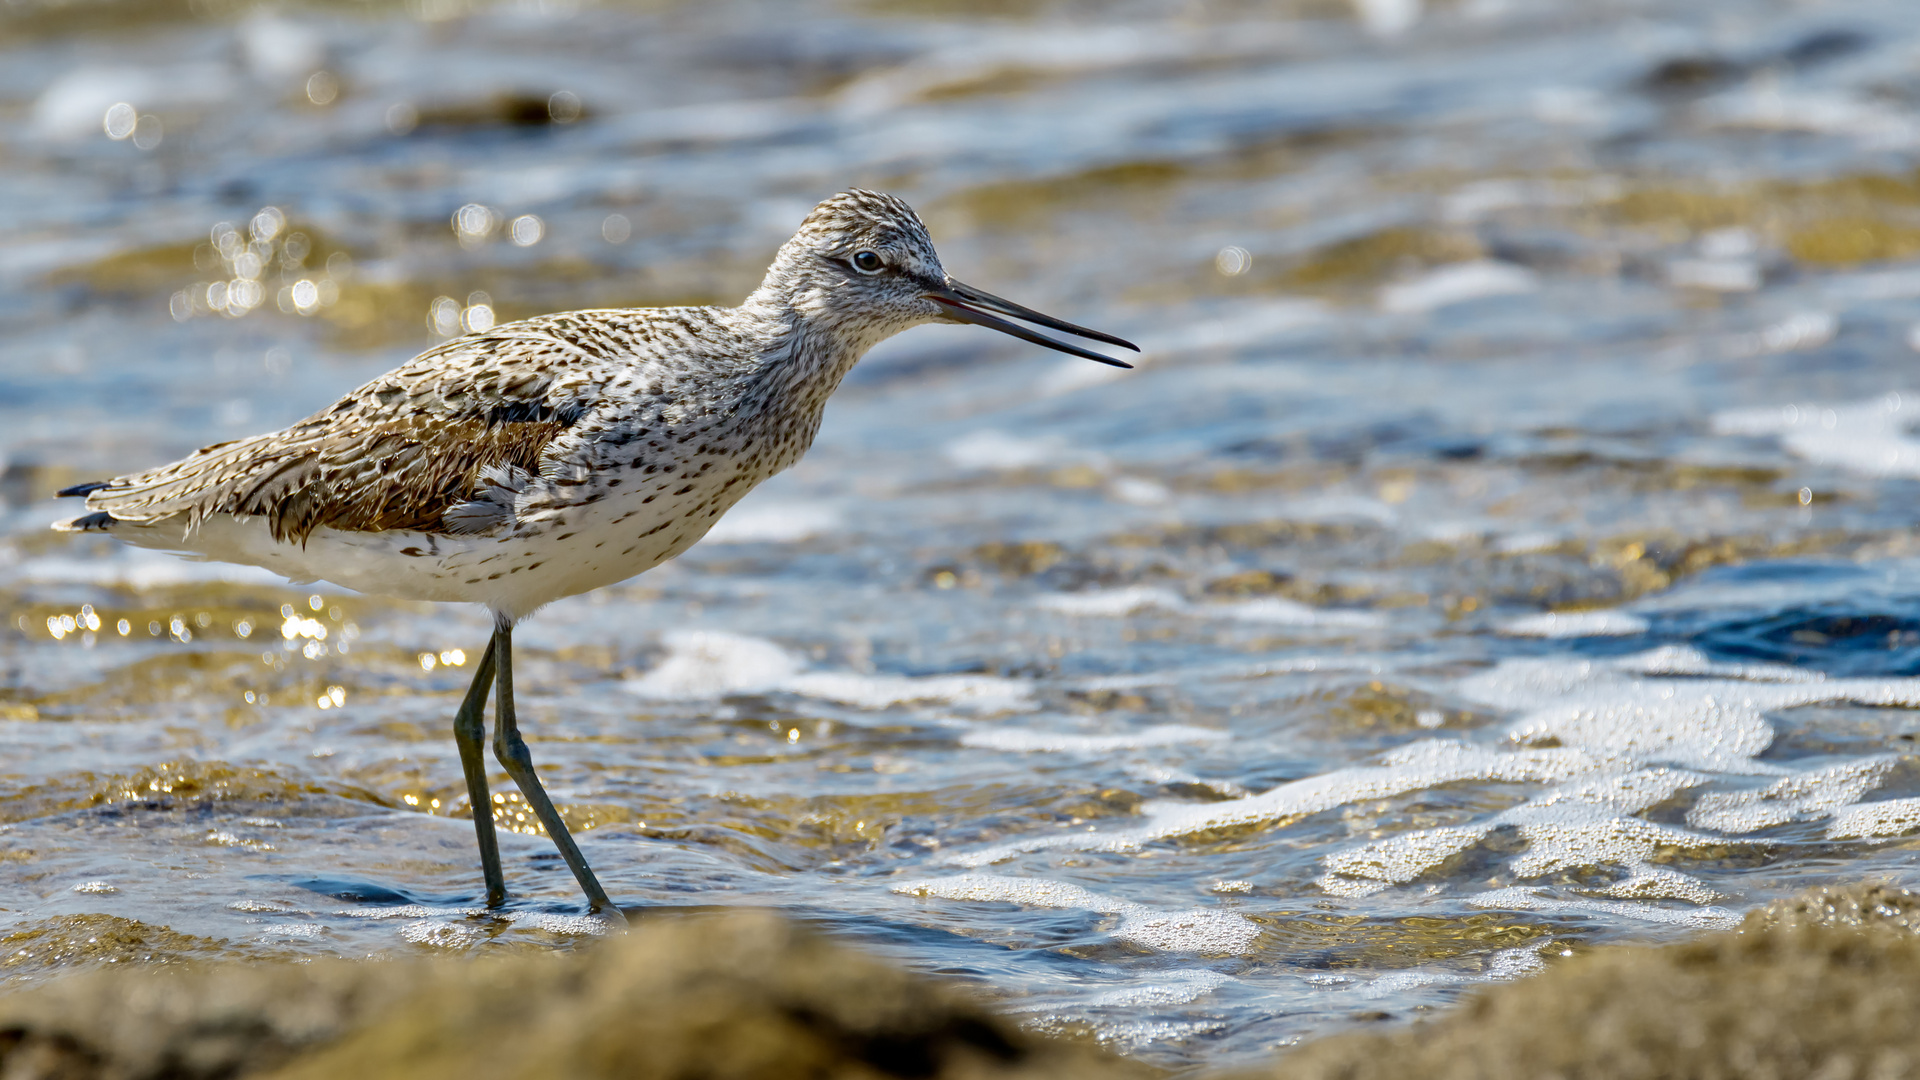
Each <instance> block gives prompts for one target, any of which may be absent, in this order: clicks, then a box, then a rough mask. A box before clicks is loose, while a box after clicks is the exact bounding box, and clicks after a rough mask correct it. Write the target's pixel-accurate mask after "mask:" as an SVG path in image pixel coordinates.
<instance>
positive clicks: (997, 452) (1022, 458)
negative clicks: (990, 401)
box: [940, 428, 1067, 470]
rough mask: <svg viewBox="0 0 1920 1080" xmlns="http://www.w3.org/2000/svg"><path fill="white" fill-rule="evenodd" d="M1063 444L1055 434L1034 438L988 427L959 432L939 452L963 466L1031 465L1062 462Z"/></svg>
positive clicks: (1013, 467) (1005, 467)
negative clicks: (957, 435)
mask: <svg viewBox="0 0 1920 1080" xmlns="http://www.w3.org/2000/svg"><path fill="white" fill-rule="evenodd" d="M1066 446H1067V444H1066V442H1065V440H1063V439H1061V438H1060V437H1059V436H1057V435H1046V436H1041V437H1038V438H1034V437H1030V436H1024V435H1015V434H1012V433H1011V432H1006V431H998V430H995V429H993V428H988V429H986V430H983V431H974V432H969V433H968V434H966V435H962V436H960V437H959V438H957V439H955V440H953V441H952V442H949V443H948V444H947V445H946V446H944V447H942V448H941V451H940V453H941V456H943V457H945V458H946V459H947V460H948V461H949V462H951V463H952V464H954V465H956V466H958V467H960V468H962V469H1001V470H1010V469H1031V468H1034V467H1035V466H1038V465H1059V464H1061V463H1062V460H1063V456H1066V455H1065V451H1066Z"/></svg>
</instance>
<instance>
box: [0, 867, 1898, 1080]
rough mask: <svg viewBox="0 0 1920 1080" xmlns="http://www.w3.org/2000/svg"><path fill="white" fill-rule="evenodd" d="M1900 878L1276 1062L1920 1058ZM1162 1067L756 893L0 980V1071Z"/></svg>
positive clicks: (1294, 1071)
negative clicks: (796, 921) (608, 922)
mask: <svg viewBox="0 0 1920 1080" xmlns="http://www.w3.org/2000/svg"><path fill="white" fill-rule="evenodd" d="M1917 931H1920V894H1915V893H1909V892H1904V891H1901V890H1898V889H1890V888H1887V887H1884V886H1878V885H1856V886H1851V887H1847V888H1836V889H1816V890H1814V891H1812V892H1808V893H1805V894H1802V895H1801V896H1799V897H1796V898H1794V899H1792V900H1788V901H1782V902H1780V903H1776V904H1774V905H1772V906H1771V907H1768V908H1764V909H1761V910H1759V911H1756V912H1754V913H1753V914H1752V915H1750V916H1748V918H1747V922H1746V924H1745V926H1743V927H1742V928H1741V930H1740V931H1739V932H1737V933H1730V934H1716V935H1712V936H1708V937H1702V938H1699V939H1696V940H1694V941H1690V942H1685V943H1682V944H1678V945H1670V946H1666V947H1663V948H1609V949H1601V950H1597V951H1595V952H1593V953H1590V954H1588V955H1586V956H1583V957H1579V958H1576V959H1573V960H1570V961H1567V962H1566V963H1564V964H1559V965H1556V966H1554V967H1553V968H1551V969H1549V970H1548V971H1547V972H1546V973H1544V974H1542V975H1540V976H1539V977H1537V978H1533V979H1529V980H1526V981H1523V982H1519V983H1513V984H1507V985H1501V986H1496V987H1492V988H1489V989H1487V990H1485V991H1483V992H1481V993H1480V994H1478V995H1476V996H1474V997H1473V998H1472V999H1470V1000H1468V1001H1467V1002H1466V1003H1464V1004H1463V1005H1462V1006H1461V1007H1460V1008H1459V1009H1456V1010H1453V1011H1451V1012H1448V1013H1445V1014H1443V1015H1440V1016H1438V1017H1436V1018H1434V1019H1432V1020H1430V1021H1426V1022H1423V1023H1420V1024H1417V1025H1415V1026H1413V1027H1408V1028H1401V1029H1398V1030H1395V1031H1391V1032H1387V1033H1384V1034H1373V1033H1357V1032H1356V1033H1349V1034H1344V1035H1338V1036H1334V1037H1331V1038H1327V1039H1323V1040H1320V1041H1319V1042H1316V1043H1312V1044H1309V1045H1308V1046H1306V1047H1304V1048H1302V1049H1300V1050H1298V1051H1296V1052H1294V1053H1292V1054H1290V1055H1289V1056H1287V1057H1285V1058H1283V1059H1281V1060H1280V1061H1279V1062H1277V1063H1276V1065H1275V1066H1273V1067H1272V1068H1271V1070H1269V1071H1268V1075H1275V1076H1280V1077H1285V1078H1287V1080H1320V1078H1328V1080H1332V1078H1341V1080H1370V1078H1374V1077H1379V1078H1382V1080H1385V1078H1388V1077H1391V1078H1393V1080H1409V1078H1418V1080H1455V1078H1458V1080H1466V1078H1470V1077H1471V1078H1495V1077H1498V1078H1513V1080H1521V1078H1527V1080H1532V1078H1536V1077H1558V1078H1562V1080H1582V1078H1594V1080H1599V1078H1607V1080H1640V1078H1647V1080H1652V1078H1655V1077H1660V1078H1685V1077H1698V1078H1702V1080H1720V1078H1726V1080H1735V1078H1748V1077H1751V1078H1755V1080H1760V1078H1765V1080H1794V1078H1800V1077H1805V1078H1818V1080H1851V1078H1856V1077H1858V1078H1861V1080H1869V1078H1880V1077H1889V1078H1891V1077H1898V1076H1908V1075H1914V1074H1916V1073H1920V932H1917ZM1149 1075H1157V1074H1156V1073H1154V1072H1153V1071H1152V1070H1150V1069H1147V1068H1145V1067H1142V1066H1139V1065H1137V1064H1134V1063H1131V1062H1126V1061H1122V1060H1120V1059H1117V1058H1113V1057H1109V1056H1107V1055H1105V1054H1102V1053H1100V1052H1098V1051H1097V1050H1094V1049H1091V1048H1088V1047H1084V1046H1080V1045H1077V1044H1072V1043H1064V1042H1057V1041H1050V1040H1047V1039H1043V1038H1040V1037H1038V1036H1034V1035H1030V1034H1028V1033H1025V1032H1022V1031H1020V1030H1019V1029H1018V1028H1016V1027H1015V1026H1014V1025H1012V1024H1011V1023H1009V1022H1008V1021H1006V1020H1004V1019H1001V1018H999V1017H996V1016H994V1015H992V1014H991V1013H989V1012H988V1011H987V1010H986V1009H985V1008H983V1007H982V1006H981V1005H980V1004H978V1003H977V1002H974V1001H972V1000H970V999H969V998H968V997H966V996H965V995H964V994H962V993H960V992H958V991H956V990H953V989H950V988H947V987H944V986H942V985H940V984H938V983H936V982H933V981H931V980H928V979H924V978H921V977H919V976H916V975H910V974H907V973H906V972H903V971H900V970H898V969H896V968H894V967H892V966H891V965H888V964H886V963H883V962H881V961H879V960H875V959H872V958H870V957H867V956H865V955H863V954H861V953H859V952H857V951H855V950H852V949H848V948H845V947H843V946H840V945H837V944H834V943H832V942H830V941H827V940H825V939H823V938H820V937H817V936H814V935H812V934H810V933H808V932H807V931H805V930H801V929H798V928H796V927H794V926H792V925H791V924H788V923H785V922H783V921H781V920H779V919H778V918H776V917H774V916H772V915H768V914H761V913H736V914H715V915H701V916H690V917H680V918H658V917H656V918H655V919H653V920H651V921H648V922H645V923H643V924H642V925H641V927H640V928H639V929H637V930H635V931H634V932H633V933H632V934H631V935H629V936H628V937H626V938H624V939H619V940H614V941H609V942H607V943H606V944H605V945H603V946H600V947H595V948H586V949H581V950H579V951H577V952H574V953H570V954H566V955H560V956H556V955H553V954H549V953H523V954H518V955H513V956H504V957H499V958H489V959H483V960H478V961H471V960H460V959H443V960H423V961H411V962H406V961H403V962H396V963H355V962H350V961H329V962H321V963H314V964H247V965H241V964H233V965H227V966H220V967H214V968H203V969H198V970H172V971H155V970H145V971H130V970H126V969H120V970H105V971H94V972H90V973H87V974H83V975H78V976H74V977H72V978H68V979H65V980H61V981H58V982H53V983H48V984H44V985H40V986H36V987H33V988H31V989H27V990H23V991H21V992H18V993H16V994H13V995H10V996H8V997H5V998H0V1080H29V1078H33V1080H96V1078H97V1080H149V1078H150V1080H160V1078H166V1080H214V1078H222V1080H224V1078H228V1077H245V1078H256V1077H258V1078H266V1077H272V1078H276V1080H294V1078H299V1080H321V1078H327V1080H334V1078H338V1077H350V1078H352V1080H385V1078H389V1077H395V1078H397V1077H406V1078H408V1080H436V1078H441V1077H445V1078H449V1080H452V1078H456V1077H457V1078H460V1080H492V1078H501V1080H506V1078H515V1080H518V1078H527V1080H534V1078H546V1077H568V1078H585V1080H592V1078H598V1077H637V1078H662V1080H665V1078H681V1077H685V1078H695V1077H698V1078H702V1080H756V1078H767V1080H776V1078H777V1080H786V1078H790V1077H798V1078H804V1077H847V1078H860V1080H865V1078H874V1080H879V1078H884V1077H925V1078H972V1077H979V1078H983V1080H984V1078H996V1080H998V1078H1007V1077H1028V1078H1035V1080H1038V1078H1042V1077H1045V1078H1065V1080H1078V1078H1087V1080H1091V1078H1095V1077H1101V1078H1109V1080H1123V1078H1128V1077H1132V1078H1140V1077H1145V1076H1149Z"/></svg>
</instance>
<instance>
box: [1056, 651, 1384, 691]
mask: <svg viewBox="0 0 1920 1080" xmlns="http://www.w3.org/2000/svg"><path fill="white" fill-rule="evenodd" d="M1385 671H1386V664H1385V663H1384V662H1383V661H1382V660H1380V659H1377V658H1371V657H1366V656H1297V657H1293V658H1291V659H1286V660H1271V661H1262V662H1260V663H1257V664H1208V665H1205V666H1202V667H1187V668H1163V669H1161V670H1159V671H1143V672H1138V673H1136V674H1132V675H1095V676H1093V677H1091V678H1086V679H1080V680H1077V681H1075V682H1071V683H1068V684H1066V686H1067V687H1068V688H1069V689H1072V690H1080V691H1097V690H1139V689H1144V688H1146V687H1149V686H1175V685H1180V684H1185V683H1192V682H1222V681H1225V680H1229V679H1232V680H1237V681H1245V680H1249V679H1267V678H1272V677H1274V676H1278V675H1320V674H1338V673H1340V672H1366V673H1368V674H1371V675H1380V674H1383V673H1385Z"/></svg>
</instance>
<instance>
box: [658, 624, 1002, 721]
mask: <svg viewBox="0 0 1920 1080" xmlns="http://www.w3.org/2000/svg"><path fill="white" fill-rule="evenodd" d="M664 640H665V642H666V645H667V656H666V658H665V659H663V660H661V661H660V663H659V664H657V665H655V666H654V668H653V670H651V671H649V672H647V673H646V674H644V675H640V676H637V677H635V678H631V679H628V680H626V681H625V682H624V683H623V684H622V685H623V687H624V688H625V689H626V690H627V692H628V693H631V694H634V695H636V696H638V697H642V698H647V699H650V700H654V701H682V700H700V699H706V698H717V697H724V696H727V695H729V694H764V693H773V692H775V691H787V692H789V693H794V694H800V695H802V696H804V697H812V698H818V699H820V700H822V701H833V702H838V703H840V704H842V705H851V706H854V707H855V708H861V709H884V708H890V707H892V706H896V705H911V704H916V703H928V704H939V705H948V706H953V707H958V708H964V709H968V710H972V711H978V712H995V711H997V712H1008V711H1018V710H1024V709H1031V708H1032V707H1033V690H1032V687H1030V686H1029V685H1028V684H1026V683H1023V682H1021V681H1019V680H1017V679H1003V678H999V677H996V676H991V675H926V676H908V675H864V674H860V673H857V672H851V671H803V670H801V661H800V659H799V658H798V657H796V656H794V655H793V654H792V653H789V652H788V651H787V650H785V649H783V648H781V647H780V646H779V645H776V644H775V643H773V642H771V641H768V640H766V639H765V638H756V637H749V636H747V635H745V634H732V633H727V632H726V631H721V630H683V631H676V632H674V633H670V634H667V635H666V636H665V639H664Z"/></svg>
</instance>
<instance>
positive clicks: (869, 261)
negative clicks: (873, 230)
mask: <svg viewBox="0 0 1920 1080" xmlns="http://www.w3.org/2000/svg"><path fill="white" fill-rule="evenodd" d="M881 265H882V264H881V262H880V256H879V255H877V254H875V253H874V252H871V251H856V252H854V255H853V268H854V269H855V270H858V271H860V272H861V273H863V274H877V273H879V272H880V267H881Z"/></svg>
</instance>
